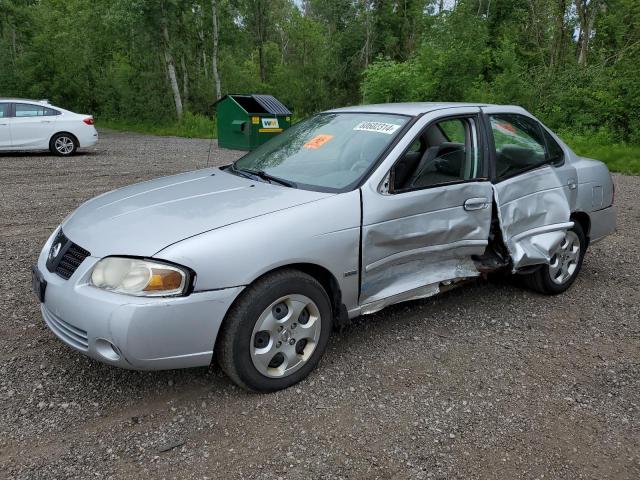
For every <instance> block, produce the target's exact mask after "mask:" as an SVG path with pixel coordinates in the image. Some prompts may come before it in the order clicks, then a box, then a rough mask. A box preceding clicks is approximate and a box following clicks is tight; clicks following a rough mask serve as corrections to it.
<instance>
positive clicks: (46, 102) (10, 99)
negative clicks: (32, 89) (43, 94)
mask: <svg viewBox="0 0 640 480" xmlns="http://www.w3.org/2000/svg"><path fill="white" fill-rule="evenodd" d="M0 102H31V103H38V104H40V105H49V100H33V99H31V98H13V97H0Z"/></svg>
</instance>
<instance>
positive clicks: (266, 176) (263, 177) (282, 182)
mask: <svg viewBox="0 0 640 480" xmlns="http://www.w3.org/2000/svg"><path fill="white" fill-rule="evenodd" d="M232 168H233V170H234V171H236V172H238V173H241V174H244V176H246V177H250V176H253V177H258V178H259V179H261V180H266V181H267V182H269V183H279V184H280V185H284V186H285V187H291V188H297V187H298V186H297V184H296V183H294V182H291V181H289V180H285V179H283V178H279V177H274V176H273V175H271V174H269V173H267V172H265V171H264V170H251V169H249V168H238V167H236V165H235V164H233V167H232Z"/></svg>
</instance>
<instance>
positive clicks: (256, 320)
mask: <svg viewBox="0 0 640 480" xmlns="http://www.w3.org/2000/svg"><path fill="white" fill-rule="evenodd" d="M332 317H333V315H332V309H331V304H330V301H329V297H328V295H327V293H326V292H325V290H324V288H322V285H320V283H319V282H317V281H316V280H315V279H314V278H313V277H311V276H309V275H307V274H305V273H302V272H299V271H297V270H283V271H280V272H275V273H273V274H270V275H267V276H266V277H264V278H261V279H260V280H258V281H257V282H256V283H255V284H253V285H251V286H250V287H248V288H247V289H246V290H245V291H244V292H243V294H242V297H241V298H240V299H238V301H237V302H236V303H235V304H234V305H233V306H232V307H231V309H230V310H229V313H228V314H227V318H226V319H225V323H224V324H223V326H222V329H221V331H220V334H219V335H218V341H217V343H216V348H215V350H216V356H217V360H218V364H219V365H220V367H221V368H222V369H223V370H224V372H225V373H226V374H227V375H228V376H229V377H230V378H231V379H232V380H233V381H234V382H235V383H236V384H237V385H239V386H240V387H242V388H245V389H247V390H251V391H256V392H272V391H275V390H281V389H283V388H287V387H289V386H291V385H293V384H295V383H297V382H299V381H300V380H302V379H303V378H305V377H306V376H307V375H308V374H309V373H310V372H311V371H312V370H313V369H314V368H315V366H316V365H317V363H318V362H319V360H320V358H321V357H322V355H323V353H324V351H325V349H326V346H327V343H328V340H329V334H330V333H331V325H332Z"/></svg>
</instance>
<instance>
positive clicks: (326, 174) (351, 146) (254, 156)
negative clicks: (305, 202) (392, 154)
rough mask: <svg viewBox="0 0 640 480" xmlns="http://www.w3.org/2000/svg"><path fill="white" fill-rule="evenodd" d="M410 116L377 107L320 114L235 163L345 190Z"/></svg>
mask: <svg viewBox="0 0 640 480" xmlns="http://www.w3.org/2000/svg"><path fill="white" fill-rule="evenodd" d="M408 120H409V117H406V116H402V115H383V114H375V113H323V114H319V115H315V116H313V117H310V118H308V119H306V120H304V121H302V122H299V123H297V124H295V125H294V126H292V127H291V128H289V129H288V130H286V131H285V132H283V133H281V134H280V135H278V136H277V137H275V138H273V139H272V140H269V141H268V142H267V143H265V144H263V145H261V146H260V147H259V148H257V149H256V150H254V151H253V152H250V153H248V154H247V155H245V156H244V157H242V158H241V159H239V160H238V161H237V162H235V164H234V168H235V169H237V170H251V171H253V172H262V173H263V174H266V175H264V178H268V176H271V177H275V178H277V179H281V180H284V181H286V182H289V183H290V184H293V185H297V186H300V187H304V186H307V187H311V188H314V187H319V188H321V189H328V190H341V189H344V188H346V187H348V186H350V185H352V184H353V183H355V182H356V181H357V180H359V179H360V178H361V177H362V175H364V173H365V172H367V171H368V169H369V167H371V165H373V163H374V162H375V161H376V159H377V158H378V157H379V156H380V154H381V153H382V152H383V150H384V149H385V148H386V147H387V146H388V145H389V144H390V143H391V141H392V140H393V139H394V138H395V137H396V135H398V133H399V131H400V129H401V128H402V126H403V125H404V124H405V123H407V121H408Z"/></svg>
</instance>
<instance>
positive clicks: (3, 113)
mask: <svg viewBox="0 0 640 480" xmlns="http://www.w3.org/2000/svg"><path fill="white" fill-rule="evenodd" d="M8 116H9V104H8V103H0V118H6V117H8Z"/></svg>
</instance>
